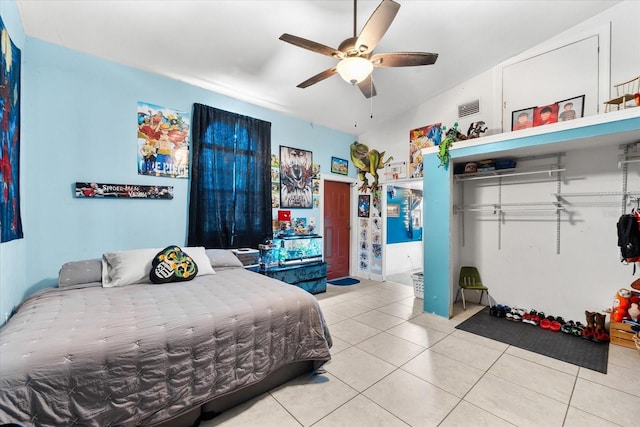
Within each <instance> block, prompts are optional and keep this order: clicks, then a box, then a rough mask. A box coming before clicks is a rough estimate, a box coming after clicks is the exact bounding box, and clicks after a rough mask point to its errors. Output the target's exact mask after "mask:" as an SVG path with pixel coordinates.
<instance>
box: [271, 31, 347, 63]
mask: <svg viewBox="0 0 640 427" xmlns="http://www.w3.org/2000/svg"><path fill="white" fill-rule="evenodd" d="M279 38H280V40H282V41H285V42H287V43H291V44H292V45H294V46H298V47H301V48H303V49H307V50H310V51H312V52H316V53H320V54H322V55H327V56H331V57H333V58H340V59H342V58H343V57H344V54H343V53H342V52H340V51H339V50H337V49H334V48H332V47H329V46H325V45H323V44H320V43H316V42H314V41H311V40H307V39H303V38H302V37H298V36H294V35H292V34H287V33H284V34H283V35H281V36H280V37H279Z"/></svg>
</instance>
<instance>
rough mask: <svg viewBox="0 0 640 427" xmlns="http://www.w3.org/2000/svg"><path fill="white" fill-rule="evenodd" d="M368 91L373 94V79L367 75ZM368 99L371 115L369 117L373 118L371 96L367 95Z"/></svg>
mask: <svg viewBox="0 0 640 427" xmlns="http://www.w3.org/2000/svg"><path fill="white" fill-rule="evenodd" d="M369 93H371V94H373V79H372V78H371V77H369ZM369 101H371V116H370V117H369V118H371V119H373V96H370V97H369Z"/></svg>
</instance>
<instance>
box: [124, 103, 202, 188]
mask: <svg viewBox="0 0 640 427" xmlns="http://www.w3.org/2000/svg"><path fill="white" fill-rule="evenodd" d="M137 122H138V175H153V176H165V177H170V178H189V150H190V144H189V127H190V125H191V114H190V113H188V112H183V111H176V110H171V109H169V108H165V107H160V106H157V105H153V104H148V103H146V102H138V117H137Z"/></svg>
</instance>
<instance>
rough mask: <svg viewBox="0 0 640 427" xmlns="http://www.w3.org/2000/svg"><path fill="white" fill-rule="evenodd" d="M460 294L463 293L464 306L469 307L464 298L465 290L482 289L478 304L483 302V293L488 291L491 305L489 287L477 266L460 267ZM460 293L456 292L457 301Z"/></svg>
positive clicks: (464, 307)
mask: <svg viewBox="0 0 640 427" xmlns="http://www.w3.org/2000/svg"><path fill="white" fill-rule="evenodd" d="M458 286H460V289H459V290H458V294H460V293H462V307H463V309H465V310H466V309H467V303H466V301H465V298H464V291H465V290H472V291H480V300H479V301H478V304H480V303H481V302H482V294H483V293H484V292H486V293H487V301H489V307H491V297H489V288H487V287H486V286H484V285H483V284H482V279H480V273H479V272H478V269H477V268H476V267H471V266H464V267H461V268H460V278H459V280H458ZM458 294H456V301H458Z"/></svg>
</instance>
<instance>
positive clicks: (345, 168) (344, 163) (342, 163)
mask: <svg viewBox="0 0 640 427" xmlns="http://www.w3.org/2000/svg"><path fill="white" fill-rule="evenodd" d="M331 173H337V174H339V175H348V174H349V161H348V160H345V159H340V158H338V157H331Z"/></svg>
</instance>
